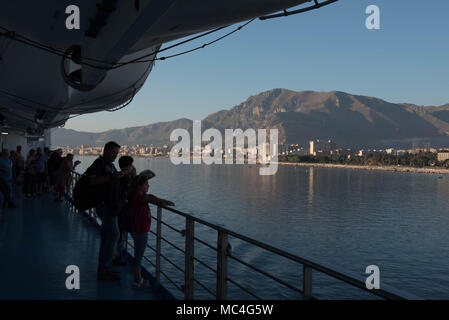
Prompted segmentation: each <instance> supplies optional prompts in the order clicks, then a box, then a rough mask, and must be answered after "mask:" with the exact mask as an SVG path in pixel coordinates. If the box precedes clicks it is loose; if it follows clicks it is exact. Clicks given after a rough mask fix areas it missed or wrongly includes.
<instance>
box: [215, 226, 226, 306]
mask: <svg viewBox="0 0 449 320" xmlns="http://www.w3.org/2000/svg"><path fill="white" fill-rule="evenodd" d="M227 248H228V234H227V233H226V232H224V231H221V230H220V231H218V240H217V293H216V294H217V300H226V299H227V280H226V279H227V277H228V256H227Z"/></svg>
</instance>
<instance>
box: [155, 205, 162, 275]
mask: <svg viewBox="0 0 449 320" xmlns="http://www.w3.org/2000/svg"><path fill="white" fill-rule="evenodd" d="M161 237H162V208H161V207H159V206H158V207H157V227H156V282H157V283H159V282H161Z"/></svg>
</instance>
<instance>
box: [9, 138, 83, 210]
mask: <svg viewBox="0 0 449 320" xmlns="http://www.w3.org/2000/svg"><path fill="white" fill-rule="evenodd" d="M78 163H79V162H76V163H75V165H74V164H73V155H72V154H68V155H67V156H66V157H62V150H61V149H58V150H56V151H51V150H50V149H49V148H47V147H46V148H44V149H43V150H42V148H40V147H38V148H36V149H30V150H29V152H28V155H27V156H26V160H25V158H24V156H23V155H22V147H21V146H17V148H16V150H11V151H10V152H9V150H8V149H5V148H4V149H3V150H2V153H1V157H0V206H1V208H15V207H16V204H15V203H14V201H13V193H14V190H16V191H17V190H20V189H19V188H15V187H14V186H16V185H17V186H21V187H22V192H23V194H24V196H25V198H31V197H35V196H40V195H41V194H42V193H43V192H54V193H55V200H56V201H61V195H62V194H63V192H64V191H65V188H66V186H67V184H68V183H69V179H70V172H71V171H72V170H73V169H74V167H75V166H76V165H77V164H78Z"/></svg>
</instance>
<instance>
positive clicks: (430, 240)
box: [77, 156, 449, 299]
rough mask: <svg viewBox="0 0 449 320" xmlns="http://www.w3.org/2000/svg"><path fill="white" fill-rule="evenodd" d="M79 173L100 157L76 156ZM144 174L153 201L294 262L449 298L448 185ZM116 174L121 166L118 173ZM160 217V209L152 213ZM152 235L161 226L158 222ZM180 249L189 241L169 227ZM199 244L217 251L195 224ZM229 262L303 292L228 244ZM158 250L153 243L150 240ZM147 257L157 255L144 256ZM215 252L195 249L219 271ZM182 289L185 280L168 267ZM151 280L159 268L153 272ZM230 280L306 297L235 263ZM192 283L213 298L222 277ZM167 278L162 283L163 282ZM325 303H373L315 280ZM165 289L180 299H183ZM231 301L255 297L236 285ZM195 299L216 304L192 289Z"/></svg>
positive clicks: (409, 177) (251, 173)
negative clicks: (371, 272) (373, 270)
mask: <svg viewBox="0 0 449 320" xmlns="http://www.w3.org/2000/svg"><path fill="white" fill-rule="evenodd" d="M77 159H79V160H81V161H82V164H81V165H80V166H79V167H78V170H77V171H79V172H84V170H85V169H86V168H87V167H88V166H89V165H90V164H91V163H92V162H93V160H94V159H95V157H90V156H84V157H77ZM135 166H136V168H137V170H138V172H139V171H141V170H144V169H151V170H153V171H154V172H155V173H156V177H155V178H153V179H152V180H150V193H154V194H155V195H157V196H159V197H162V198H166V199H170V200H172V201H174V202H175V204H176V209H178V210H180V211H183V212H187V213H190V214H192V215H194V216H197V217H199V218H201V219H204V220H207V221H209V222H212V223H215V224H217V225H220V226H223V227H226V228H228V229H231V230H233V231H235V232H238V233H241V234H243V235H246V236H249V237H252V238H254V239H257V240H260V241H262V242H265V243H268V244H270V245H272V246H275V247H278V248H280V249H283V250H285V251H288V252H290V253H293V254H295V255H298V256H301V257H306V258H309V259H312V260H314V261H315V262H318V263H323V264H325V265H327V266H330V267H335V268H337V269H338V270H342V271H344V272H345V273H348V274H350V275H354V276H357V277H359V278H362V277H363V278H366V277H367V276H368V275H365V269H366V267H367V266H369V265H377V266H378V267H379V269H380V286H381V287H382V284H387V285H389V286H393V287H395V288H397V289H400V290H403V291H407V292H410V293H413V294H415V295H417V296H420V297H423V298H432V299H449V290H448V288H449V232H448V231H449V176H447V175H446V176H441V175H434V174H417V173H397V172H380V171H379V172H376V171H363V170H350V169H331V168H302V167H292V166H279V169H278V172H277V173H276V174H275V175H274V176H260V175H259V169H258V167H256V166H255V165H252V166H248V165H211V166H208V165H179V166H175V165H173V164H172V163H171V162H170V160H169V159H146V158H136V159H135ZM117 167H118V166H117ZM152 213H153V215H155V214H156V210H155V208H154V207H152ZM163 220H164V221H166V222H168V223H170V224H172V225H173V226H175V227H176V228H178V229H184V228H185V221H184V219H182V218H181V217H179V216H177V215H175V214H172V213H170V212H168V211H164V213H163ZM152 230H155V222H154V221H153V223H152ZM162 232H163V234H164V236H166V237H167V238H168V239H169V240H170V241H172V242H173V243H174V244H176V245H178V246H179V247H180V248H184V247H183V246H184V238H182V237H181V236H180V235H179V234H178V233H176V232H175V231H173V230H171V229H168V228H166V227H163V231H162ZM195 235H196V236H197V237H198V238H200V239H202V240H205V241H206V242H208V243H211V244H212V245H214V246H216V237H217V235H216V233H215V232H214V231H213V230H211V229H209V228H205V227H202V226H200V225H197V224H195ZM229 241H230V243H231V245H232V254H233V255H235V256H237V257H239V258H241V259H244V260H245V261H247V262H250V263H251V264H253V265H255V266H257V267H259V268H262V269H263V270H264V271H268V272H270V273H272V274H274V275H276V276H277V277H279V278H281V279H282V280H284V281H286V282H288V283H290V284H292V285H294V286H297V287H298V288H301V287H302V266H301V265H298V264H296V263H293V262H290V261H288V260H286V259H283V258H279V257H277V256H275V255H272V254H270V253H267V252H266V251H265V250H262V249H260V248H257V247H254V246H251V245H248V244H246V243H242V242H241V241H239V240H238V239H235V238H232V237H230V239H229ZM149 242H150V245H152V246H154V244H155V239H154V235H151V236H150V240H149ZM162 251H163V252H162V253H163V254H165V255H167V257H168V258H169V259H171V260H172V261H174V262H175V264H177V265H179V266H181V268H183V266H184V256H183V255H182V254H181V253H180V252H179V251H177V250H176V249H173V248H171V247H170V246H169V245H167V244H165V243H163V246H162ZM146 254H147V256H148V257H149V258H150V259H154V253H153V251H151V250H150V249H147V253H146ZM215 255H216V254H215V252H214V251H213V250H211V249H210V248H208V247H206V246H204V245H202V244H200V243H196V244H195V256H196V257H198V258H199V259H201V260H202V261H204V262H205V263H207V264H208V265H209V266H211V267H213V268H214V269H215V268H216V257H215ZM162 266H163V270H165V271H166V272H167V273H168V274H169V275H170V276H171V277H172V278H173V279H174V280H175V282H176V283H177V284H178V285H181V284H182V283H183V274H182V273H181V272H180V271H178V270H177V269H175V268H173V267H172V266H171V265H170V264H169V263H166V262H165V261H164V260H162ZM148 268H149V269H150V271H152V270H153V269H152V267H151V266H149V267H148ZM228 269H229V278H231V279H233V280H235V281H237V282H239V283H240V284H241V285H243V286H245V287H246V288H248V289H250V290H251V291H253V292H254V293H256V294H257V295H258V296H259V297H261V298H264V299H298V298H300V295H299V294H297V293H295V292H292V291H291V290H289V289H287V288H285V287H282V286H281V285H277V284H275V283H274V282H273V281H272V280H269V279H268V278H266V277H263V276H259V274H257V273H256V272H254V271H251V270H250V269H248V268H246V267H242V266H241V265H240V264H239V263H237V262H235V261H233V260H229V265H228ZM195 278H196V279H198V280H199V281H201V282H202V283H203V284H205V285H206V287H208V288H209V289H210V290H211V291H213V292H214V291H215V281H214V279H215V275H214V274H213V273H212V271H210V270H208V269H207V268H205V267H203V266H202V265H201V264H199V263H196V264H195ZM162 279H163V280H164V281H165V279H164V278H163V276H162ZM313 281H314V282H313V292H314V295H315V296H316V297H318V298H330V299H350V298H360V299H365V298H373V297H372V296H371V295H369V294H366V293H362V292H361V291H360V290H358V289H354V288H352V287H351V286H349V285H346V284H342V283H341V282H339V281H337V280H332V279H331V278H329V277H327V276H323V275H321V274H319V273H318V272H315V271H314V273H313ZM163 284H164V285H165V286H166V287H167V288H168V289H169V290H170V291H171V292H172V293H173V294H174V295H175V296H177V297H180V298H181V297H182V294H181V292H179V291H178V290H177V289H175V288H174V287H173V286H172V285H171V284H170V282H168V281H165V282H163ZM228 297H229V298H230V299H247V298H251V296H249V295H248V294H246V293H245V292H243V291H241V290H240V289H238V288H237V287H235V286H234V285H232V284H229V285H228ZM195 298H199V299H201V298H202V299H212V298H213V297H212V296H211V295H210V294H209V293H207V291H205V290H204V289H202V288H201V287H200V286H199V285H197V284H195Z"/></svg>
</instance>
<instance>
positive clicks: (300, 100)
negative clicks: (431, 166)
mask: <svg viewBox="0 0 449 320" xmlns="http://www.w3.org/2000/svg"><path fill="white" fill-rule="evenodd" d="M210 127H213V128H217V129H219V130H220V131H222V132H223V133H224V129H236V128H241V129H243V130H245V129H248V128H253V129H259V128H260V129H265V128H272V129H273V128H277V129H279V140H280V142H287V143H300V144H303V145H304V144H306V143H307V141H309V140H312V139H333V140H334V141H335V142H336V143H337V145H339V146H353V147H386V146H395V147H410V146H411V144H412V142H422V143H424V142H430V143H431V144H432V145H446V146H447V145H449V104H448V105H444V106H440V107H433V106H427V107H424V106H416V105H412V104H406V103H403V104H395V103H389V102H386V101H383V100H381V99H377V98H373V97H366V96H358V95H351V94H348V93H344V92H338V91H332V92H313V91H303V92H295V91H291V90H285V89H274V90H270V91H266V92H263V93H260V94H258V95H255V96H251V97H249V98H248V99H247V100H246V101H245V102H243V103H241V104H239V105H237V106H235V107H233V108H232V109H230V110H222V111H219V112H216V113H213V114H211V115H209V116H207V117H206V118H205V119H203V121H202V129H203V131H204V130H205V129H207V128H210ZM176 128H184V129H187V130H189V131H190V132H191V128H192V121H191V120H188V119H179V120H175V121H170V122H160V123H155V124H150V125H148V126H142V127H134V128H127V129H122V130H109V131H106V132H102V133H85V132H77V131H74V130H67V129H62V128H58V129H55V130H54V131H53V135H52V144H53V145H81V144H85V145H86V144H91V145H93V144H96V145H102V144H104V142H106V141H109V140H114V141H117V142H118V143H120V144H131V145H132V144H162V143H167V142H169V137H170V133H171V132H172V131H173V130H174V129H176Z"/></svg>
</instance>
